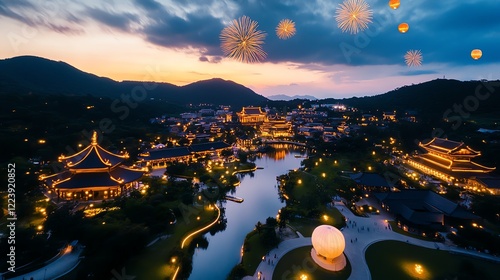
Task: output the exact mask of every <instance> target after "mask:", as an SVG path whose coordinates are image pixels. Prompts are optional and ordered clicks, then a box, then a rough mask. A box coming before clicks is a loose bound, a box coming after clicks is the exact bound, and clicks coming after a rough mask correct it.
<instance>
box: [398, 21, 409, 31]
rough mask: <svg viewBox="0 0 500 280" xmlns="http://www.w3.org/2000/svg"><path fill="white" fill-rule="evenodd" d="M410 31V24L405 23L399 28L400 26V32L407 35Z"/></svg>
mask: <svg viewBox="0 0 500 280" xmlns="http://www.w3.org/2000/svg"><path fill="white" fill-rule="evenodd" d="M408 29H410V26H409V25H408V23H406V22H403V23H401V24H400V25H399V26H398V30H399V32H401V33H406V32H408Z"/></svg>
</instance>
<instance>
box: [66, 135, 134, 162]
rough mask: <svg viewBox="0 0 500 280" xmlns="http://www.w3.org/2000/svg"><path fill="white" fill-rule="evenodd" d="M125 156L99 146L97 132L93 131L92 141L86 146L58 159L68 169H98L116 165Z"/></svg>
mask: <svg viewBox="0 0 500 280" xmlns="http://www.w3.org/2000/svg"><path fill="white" fill-rule="evenodd" d="M127 158H128V154H124V155H118V154H114V153H111V152H109V151H107V150H105V149H104V148H102V147H101V146H99V144H98V143H97V133H96V132H95V131H94V134H93V136H92V142H91V144H90V145H89V146H88V147H86V148H85V149H83V150H82V151H80V152H78V153H76V154H74V155H71V156H61V157H59V161H61V162H64V163H65V165H66V166H67V167H68V168H70V169H96V168H97V169H99V168H108V167H112V166H116V165H118V164H120V163H122V162H123V161H124V160H125V159H127Z"/></svg>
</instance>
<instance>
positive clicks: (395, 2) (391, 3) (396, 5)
mask: <svg viewBox="0 0 500 280" xmlns="http://www.w3.org/2000/svg"><path fill="white" fill-rule="evenodd" d="M400 4H401V2H400V1H399V0H390V1H389V7H391V9H393V10H396V9H397V8H399V5H400Z"/></svg>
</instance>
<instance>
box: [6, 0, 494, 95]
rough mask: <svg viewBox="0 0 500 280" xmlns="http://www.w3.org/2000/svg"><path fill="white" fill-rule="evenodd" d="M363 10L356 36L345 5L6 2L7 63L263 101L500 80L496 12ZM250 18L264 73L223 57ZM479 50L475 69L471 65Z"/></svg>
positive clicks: (442, 3) (452, 0)
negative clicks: (29, 60)
mask: <svg viewBox="0 0 500 280" xmlns="http://www.w3.org/2000/svg"><path fill="white" fill-rule="evenodd" d="M366 2H367V3H368V4H369V5H370V8H371V9H372V10H373V22H372V23H371V24H369V28H368V29H367V30H365V31H364V32H361V33H358V34H356V35H352V34H349V33H342V31H341V30H340V29H339V28H338V27H337V22H336V21H335V11H336V8H337V7H338V5H339V4H340V3H342V1H341V0H279V1H278V0H233V1H229V0H227V1H226V0H185V1H184V0H182V1H181V0H177V1H174V0H156V1H155V0H88V1H71V0H53V1H51V0H15V1H14V0H13V1H9V0H0V26H1V28H0V36H1V38H2V40H0V58H2V59H3V58H10V57H14V56H20V55H35V56H41V57H44V58H48V59H51V60H58V61H59V60H60V61H64V62H67V63H69V64H71V65H73V66H75V67H77V68H79V69H81V70H83V71H86V72H90V73H93V74H96V75H99V76H106V77H110V78H112V79H114V80H117V81H121V80H148V81H151V80H154V81H161V82H169V83H173V84H176V85H184V84H188V83H191V82H194V81H198V80H205V79H210V78H215V77H219V78H223V79H228V80H233V81H235V82H237V83H241V84H243V85H245V86H247V87H250V88H251V89H253V90H254V91H256V92H257V93H259V94H262V95H264V96H269V95H273V94H287V95H296V94H308V95H313V96H316V97H318V98H326V97H349V96H365V95H374V94H380V93H384V92H386V91H389V90H392V89H394V88H397V87H401V86H403V85H407V84H412V83H420V82H424V81H428V80H433V79H436V78H442V77H443V76H446V78H449V79H458V80H478V79H499V78H500V16H499V12H500V1H498V0H460V1H457V0H439V1H436V0H421V1H415V0H414V1H410V0H401V6H400V7H399V9H397V10H392V9H390V8H389V6H388V0H366ZM243 15H246V16H249V17H250V18H251V19H252V20H255V21H257V22H258V23H259V30H262V31H264V32H266V33H267V36H266V39H265V44H264V45H263V48H264V51H266V52H267V58H266V60H265V61H264V62H262V63H254V64H246V63H242V62H237V61H235V60H233V59H231V58H226V57H224V55H223V53H222V50H221V48H220V40H219V35H220V33H221V31H222V29H223V28H224V27H225V26H227V25H228V24H229V23H230V22H231V20H233V19H237V18H239V17H241V16H243ZM282 19H291V20H292V21H294V22H295V26H296V29H297V33H296V35H295V36H293V37H291V38H290V39H288V40H281V39H279V38H278V37H277V36H276V33H275V28H276V25H277V24H278V23H279V22H280V20H282ZM402 22H407V23H408V24H409V26H410V29H409V31H408V32H407V33H406V34H401V33H399V32H398V28H397V27H398V24H400V23H402ZM476 48H478V49H481V50H482V52H483V56H482V58H481V59H479V60H473V59H472V58H471V56H470V52H471V50H473V49H476ZM408 50H421V51H422V54H423V64H422V66H420V67H411V68H410V67H408V66H406V64H405V61H404V58H403V57H404V55H405V53H406V51H408ZM151 69H153V70H151Z"/></svg>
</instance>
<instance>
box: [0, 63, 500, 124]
mask: <svg viewBox="0 0 500 280" xmlns="http://www.w3.org/2000/svg"><path fill="white" fill-rule="evenodd" d="M499 87H500V82H499V81H457V80H446V79H437V80H433V81H428V82H424V83H421V84H416V85H408V86H403V87H401V88H397V89H394V90H392V91H389V92H387V93H383V94H379V95H375V96H365V97H351V98H344V99H333V98H327V99H322V100H315V101H313V102H318V103H337V102H340V103H344V104H347V105H350V106H353V107H356V108H359V109H361V110H363V111H377V110H379V111H382V110H387V111H393V110H397V111H399V112H404V111H405V110H412V111H415V112H417V113H419V114H420V115H421V116H426V117H429V118H433V119H437V118H439V119H443V116H444V115H445V114H446V113H447V112H448V110H452V113H448V114H447V115H448V116H453V115H456V114H461V117H464V116H467V114H471V113H474V114H475V115H478V114H486V115H488V116H487V117H488V118H497V117H499V113H498V112H499V111H500V106H499V105H498V104H500V94H499V92H500V90H499ZM137 89H138V90H137ZM144 92H145V93H146V94H147V95H146V96H145V98H147V100H148V101H151V100H153V101H155V102H156V101H161V102H156V103H157V104H158V105H161V104H163V102H166V103H170V104H172V105H178V106H185V105H189V104H193V105H196V104H201V103H204V104H214V105H231V106H232V107H233V111H238V110H239V109H240V108H241V107H242V106H250V105H254V106H265V105H266V104H267V105H269V106H275V105H276V104H278V103H279V106H289V105H290V104H288V105H287V104H286V103H287V102H293V101H286V100H287V99H296V98H299V99H311V100H312V99H315V98H314V97H313V96H309V95H302V96H293V97H289V96H287V95H275V96H272V97H270V99H279V100H282V101H273V100H270V99H268V98H266V97H264V96H262V95H259V94H257V93H255V92H254V91H252V90H251V89H249V88H247V87H245V86H243V85H240V84H237V83H235V82H232V81H227V80H223V79H219V78H214V79H210V80H203V81H198V82H194V83H191V84H188V85H185V86H176V85H173V84H169V83H159V82H144V81H122V82H118V81H114V80H112V79H109V78H105V77H99V76H96V75H93V74H90V73H86V72H83V71H81V70H79V69H77V68H75V67H73V66H71V65H69V64H67V63H65V62H61V61H53V60H48V59H45V58H40V57H35V56H19V57H14V58H9V59H4V60H0V94H2V93H4V94H27V93H34V94H41V95H64V96H80V97H82V96H83V97H85V96H93V97H97V98H100V97H108V98H111V99H117V98H121V97H122V96H123V95H131V94H132V93H135V94H137V95H139V96H141V95H143V93H144ZM478 96H482V97H481V98H479V97H478ZM486 96H487V97H486ZM483 97H485V98H483ZM283 100H284V101H283ZM283 102H284V104H281V103H283ZM289 107H290V106H289ZM459 107H461V108H462V110H465V111H466V112H462V113H461V112H459V110H460V108H459ZM290 108H291V107H290Z"/></svg>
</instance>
